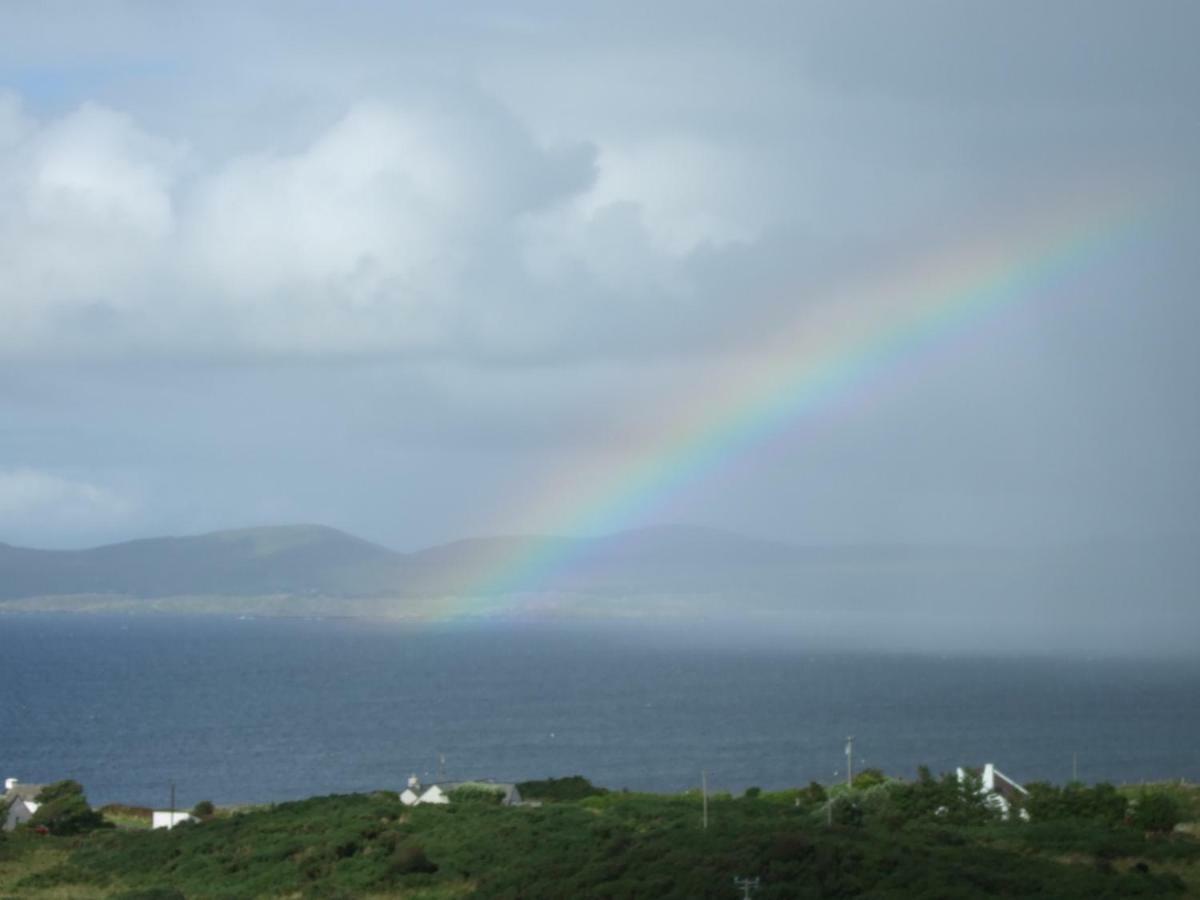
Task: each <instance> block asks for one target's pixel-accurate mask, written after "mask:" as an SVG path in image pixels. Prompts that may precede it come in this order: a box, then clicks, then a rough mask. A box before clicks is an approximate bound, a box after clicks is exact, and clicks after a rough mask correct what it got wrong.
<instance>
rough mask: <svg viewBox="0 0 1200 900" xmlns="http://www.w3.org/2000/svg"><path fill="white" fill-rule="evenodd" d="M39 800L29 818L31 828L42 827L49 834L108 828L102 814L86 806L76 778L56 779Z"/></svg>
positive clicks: (108, 825)
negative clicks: (68, 779)
mask: <svg viewBox="0 0 1200 900" xmlns="http://www.w3.org/2000/svg"><path fill="white" fill-rule="evenodd" d="M37 802H38V803H39V804H41V805H40V806H39V807H38V810H37V812H35V813H34V814H33V816H32V817H31V818H30V820H29V825H30V826H31V827H33V828H38V827H39V826H40V827H42V828H45V829H46V830H47V831H49V832H50V833H51V834H56V835H68V834H84V833H86V832H88V831H95V830H96V829H98V828H111V827H112V824H111V823H110V822H106V821H105V820H104V816H103V815H101V814H100V813H99V812H97V811H96V810H94V809H92V808H91V807H90V806H88V802H87V798H86V797H85V796H84V795H83V785H81V784H80V783H79V782H78V781H57V782H55V783H54V784H51V785H48V786H47V787H45V788H43V789H42V792H41V793H40V794H38V796H37Z"/></svg>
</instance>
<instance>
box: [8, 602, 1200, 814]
mask: <svg viewBox="0 0 1200 900" xmlns="http://www.w3.org/2000/svg"><path fill="white" fill-rule="evenodd" d="M1198 709H1200V661H1196V660H1187V659H1183V660H1180V659H1175V660H1168V661H1164V660H1158V661H1155V660H1139V659H1113V658H1096V659H1086V658H1079V657H1072V658H1061V659H1059V658H1053V657H1048V656H1035V657H1017V656H1010V657H979V656H974V657H972V656H961V655H955V654H953V653H951V654H946V655H930V654H925V655H914V654H890V653H881V652H871V653H864V652H849V651H835V650H833V649H831V648H828V647H821V646H819V645H814V646H804V645H800V644H797V643H794V642H788V643H784V644H776V643H772V642H771V641H757V642H756V641H749V640H743V639H740V638H737V639H735V638H729V639H728V640H721V639H711V636H710V639H706V640H699V639H692V636H689V635H687V634H684V635H682V636H681V635H680V634H677V633H676V630H675V629H673V628H672V627H671V626H670V625H659V626H653V625H649V624H646V623H638V622H627V623H623V624H611V623H609V624H597V623H591V624H589V623H578V622H577V623H572V624H566V623H559V624H554V625H549V624H538V623H529V622H525V623H522V622H480V621H475V622H466V623H459V624H455V625H442V626H420V627H418V626H412V625H403V624H398V623H389V622H378V621H365V620H328V619H327V620H300V619H295V620H293V619H257V620H254V619H238V618H221V617H201V618H195V617H174V616H150V615H146V616H116V615H105V616H89V615H3V616H0V776H3V777H17V778H20V779H21V780H23V781H29V782H49V781H53V780H58V779H62V778H74V779H77V780H79V781H80V782H82V783H83V784H84V786H85V788H86V790H87V792H88V796H89V799H90V800H91V801H92V802H93V803H94V804H103V803H109V802H123V803H131V804H145V805H155V806H165V805H166V803H167V802H168V801H169V796H170V794H169V790H170V787H169V786H170V785H171V784H172V783H174V784H175V786H176V791H177V803H178V804H179V805H180V806H181V807H182V806H190V805H192V804H193V803H195V802H196V801H198V800H200V799H211V800H213V801H215V802H217V803H218V804H231V803H252V802H269V801H280V800H287V799H294V798H300V797H306V796H312V795H320V794H329V793H344V792H353V791H369V790H374V789H380V788H383V789H393V790H395V789H398V788H402V787H403V785H404V783H405V781H406V779H407V778H408V777H409V776H410V775H413V774H415V775H417V776H418V777H420V778H422V779H423V780H424V781H426V782H428V781H433V780H437V779H438V778H447V779H452V780H463V779H477V778H493V779H496V780H499V781H521V780H525V779H535V778H545V777H550V776H563V775H572V774H577V773H578V774H582V775H585V776H587V777H588V778H590V779H592V780H593V781H594V782H596V783H597V784H600V785H604V786H607V787H610V788H616V789H620V788H629V789H631V790H654V791H681V790H686V789H688V788H690V787H694V786H696V785H697V784H698V783H699V781H700V773H701V771H702V770H704V771H706V772H707V773H708V783H709V785H710V788H712V789H715V790H731V791H740V790H742V789H744V788H745V787H747V786H750V785H757V786H760V787H763V788H767V789H773V788H783V787H787V786H794V785H801V784H806V783H807V782H808V781H809V780H812V779H815V780H817V781H822V782H830V781H833V780H837V779H841V778H844V777H845V772H846V756H845V744H846V738H847V737H848V736H850V735H853V736H854V745H853V746H854V765H855V767H856V768H859V769H860V768H862V767H866V766H872V767H877V768H881V769H883V770H884V771H885V772H887V773H889V774H894V775H899V776H902V777H909V776H912V775H913V774H914V772H915V770H916V767H917V766H918V765H921V764H925V765H928V766H929V767H930V768H932V769H933V770H934V771H935V772H938V771H947V770H950V769H952V768H953V767H954V766H957V765H981V764H982V763H985V762H993V763H995V764H996V765H997V766H998V767H999V768H1001V769H1002V770H1003V771H1005V772H1006V773H1007V774H1009V775H1011V776H1012V777H1014V778H1016V779H1018V780H1020V781H1033V780H1053V781H1058V782H1063V781H1066V780H1068V779H1070V778H1071V777H1072V772H1073V767H1077V772H1078V776H1079V778H1080V779H1081V780H1085V781H1098V780H1109V781H1114V782H1138V781H1142V780H1155V779H1166V778H1172V779H1178V778H1187V779H1189V780H1195V779H1198V778H1200V716H1198V715H1197V710H1198ZM443 758H444V762H443Z"/></svg>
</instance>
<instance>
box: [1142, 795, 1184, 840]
mask: <svg viewBox="0 0 1200 900" xmlns="http://www.w3.org/2000/svg"><path fill="white" fill-rule="evenodd" d="M1180 818H1181V816H1180V809H1179V804H1178V803H1176V802H1175V798H1174V797H1172V796H1171V795H1170V794H1166V793H1164V792H1162V791H1149V792H1147V793H1145V794H1142V795H1141V796H1140V797H1138V799H1137V802H1136V803H1135V804H1134V807H1133V817H1132V821H1133V824H1134V826H1136V827H1137V828H1140V829H1142V830H1143V831H1148V832H1150V833H1152V834H1167V833H1169V832H1171V831H1174V830H1175V826H1176V825H1178V824H1179V820H1180Z"/></svg>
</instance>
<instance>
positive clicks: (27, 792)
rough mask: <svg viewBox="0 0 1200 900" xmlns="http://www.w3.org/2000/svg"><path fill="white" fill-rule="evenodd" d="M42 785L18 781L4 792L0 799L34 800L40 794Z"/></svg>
mask: <svg viewBox="0 0 1200 900" xmlns="http://www.w3.org/2000/svg"><path fill="white" fill-rule="evenodd" d="M45 786H46V785H44V784H24V783H22V782H20V781H18V782H17V783H16V784H15V785H13V786H12V787H10V788H9V789H8V790H7V791H5V792H4V794H3V796H2V797H0V799H3V800H6V801H7V800H36V799H37V795H38V794H40V793H41V792H42V788H44V787H45Z"/></svg>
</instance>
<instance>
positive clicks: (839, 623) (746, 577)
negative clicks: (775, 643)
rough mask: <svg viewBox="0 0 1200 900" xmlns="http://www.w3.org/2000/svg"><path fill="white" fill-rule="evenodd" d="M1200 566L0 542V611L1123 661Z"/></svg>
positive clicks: (237, 539) (621, 548) (1156, 557)
mask: <svg viewBox="0 0 1200 900" xmlns="http://www.w3.org/2000/svg"><path fill="white" fill-rule="evenodd" d="M1198 560H1200V554H1197V553H1196V552H1195V548H1194V546H1193V545H1192V544H1191V543H1188V542H1184V543H1182V544H1161V545H1138V546H1134V545H1081V546H1063V547H1058V548H1045V547H1042V548H1036V549H1024V550H1014V549H1008V550H1002V549H996V548H991V549H982V548H969V547H954V546H886V545H865V546H864V545H852V546H824V547H821V546H818V547H812V546H797V545H794V544H788V543H784V542H779V541H770V540H761V539H757V538H751V537H746V536H744V535H740V534H736V533H732V532H727V531H721V530H716V529H709V528H699V527H694V526H682V525H674V526H660V527H654V528H644V529H639V530H633V531H625V532H620V533H617V534H612V535H607V536H603V537H591V538H561V537H560V538H550V537H487V538H473V539H468V540H460V541H455V542H452V543H447V544H442V545H439V546H435V547H430V548H427V549H424V550H419V551H416V552H411V553H401V552H397V551H395V550H391V549H389V548H387V547H383V546H380V545H379V544H375V543H372V542H370V541H366V540H363V539H361V538H358V537H355V536H353V535H350V534H346V533H345V532H342V531H338V530H336V529H333V528H328V527H324V526H320V525H289V526H275V527H263V528H244V529H238V530H230V531H216V532H212V533H209V534H201V535H194V536H188V537H157V538H147V539H143V540H134V541H127V542H124V543H119V544H110V545H106V546H101V547H93V548H90V549H84V550H38V549H30V548H25V547H14V546H10V545H7V544H2V543H0V612H29V611H53V612H81V611H123V612H174V613H180V612H183V613H233V614H242V615H289V616H296V615H300V616H372V617H374V616H384V617H393V618H402V619H403V618H412V619H427V618H446V617H448V616H449V617H459V616H463V615H470V616H504V615H510V614H512V613H513V612H514V611H519V610H528V609H531V608H533V609H536V610H538V614H539V615H543V614H549V615H557V616H606V617H611V616H616V617H630V616H636V617H646V616H665V617H669V618H672V619H679V620H687V621H700V620H705V619H706V620H710V621H715V620H718V619H720V620H723V621H733V622H734V623H735V624H737V623H740V622H743V621H749V620H751V619H754V618H755V617H757V616H761V615H769V616H771V617H773V618H771V619H770V621H772V622H775V621H778V617H779V616H780V615H787V616H791V617H792V618H793V621H794V622H795V621H800V619H803V621H804V622H805V624H804V626H803V627H804V628H806V629H809V630H811V629H814V628H816V629H820V628H824V629H827V630H828V629H830V628H833V627H834V625H833V624H831V623H836V628H837V629H840V632H841V633H844V634H857V633H859V632H860V631H863V630H870V631H871V632H872V633H875V634H878V635H880V636H881V639H886V640H889V641H890V640H891V639H892V638H893V637H894V636H895V635H897V634H899V633H900V632H901V631H907V633H909V634H912V635H917V636H919V638H920V640H922V641H925V642H926V643H933V644H934V645H936V646H941V643H942V642H945V643H948V644H950V643H953V644H956V645H962V644H963V642H964V641H974V642H975V643H976V644H977V645H979V646H981V647H990V646H993V645H994V643H995V641H996V640H998V639H999V636H1005V637H1004V640H1006V641H1007V642H1008V643H1009V644H1011V645H1013V646H1020V647H1027V646H1030V643H1031V641H1036V640H1043V639H1044V640H1045V641H1047V642H1049V641H1050V640H1051V638H1052V637H1053V639H1054V640H1057V641H1058V642H1059V643H1060V644H1061V643H1063V642H1066V641H1070V640H1075V639H1076V637H1078V638H1079V643H1080V645H1081V646H1089V647H1090V646H1099V645H1101V644H1104V645H1106V646H1117V647H1123V646H1125V645H1127V644H1129V643H1130V642H1131V641H1133V640H1135V639H1136V640H1137V641H1139V642H1140V643H1142V644H1144V645H1149V644H1150V643H1151V642H1152V641H1154V642H1158V643H1159V644H1161V643H1162V641H1164V640H1166V639H1167V638H1171V637H1172V636H1181V635H1190V634H1194V633H1195V630H1196V628H1198V627H1200V611H1198V608H1197V606H1196V603H1195V598H1196V597H1197V596H1200V562H1198ZM797 616H799V617H800V619H797V618H796V617H797ZM768 627H770V628H773V627H775V626H774V625H771V626H768ZM1139 635H1140V637H1139ZM1054 636H1057V637H1054ZM1180 640H1182V638H1180Z"/></svg>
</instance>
